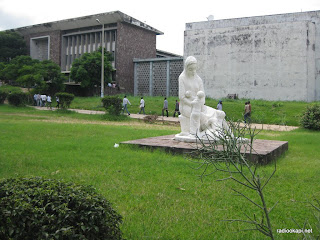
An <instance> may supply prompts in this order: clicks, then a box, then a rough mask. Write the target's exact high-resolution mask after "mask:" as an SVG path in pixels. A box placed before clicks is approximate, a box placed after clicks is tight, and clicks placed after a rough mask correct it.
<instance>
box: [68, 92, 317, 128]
mask: <svg viewBox="0 0 320 240" xmlns="http://www.w3.org/2000/svg"><path fill="white" fill-rule="evenodd" d="M120 97H121V98H122V97H123V95H121V96H120ZM128 99H129V100H130V102H131V104H132V105H131V106H128V109H129V111H130V112H132V113H138V112H139V110H140V109H139V105H140V104H139V102H140V97H134V96H128ZM176 99H177V98H176V97H169V98H168V102H169V114H170V116H172V115H173V113H174V107H175V100H176ZM144 100H145V103H146V107H145V110H146V114H157V115H158V116H160V115H161V114H162V113H161V112H162V107H163V100H164V98H163V97H144ZM246 101H247V99H239V100H231V99H223V111H225V113H226V115H227V117H229V118H230V119H233V120H243V111H244V103H245V102H246ZM217 104H218V100H215V99H210V98H207V99H206V105H208V106H210V107H213V108H216V106H217ZM309 104H311V103H306V102H284V101H264V100H251V105H252V121H253V122H254V123H264V124H277V125H288V126H299V119H300V116H301V114H302V112H303V111H304V110H305V109H306V107H307V106H308V105H309ZM71 108H79V109H90V110H104V109H103V107H102V106H101V101H100V98H99V97H86V98H84V97H76V98H75V99H74V101H73V102H72V104H71Z"/></svg>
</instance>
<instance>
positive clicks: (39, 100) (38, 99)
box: [33, 94, 60, 109]
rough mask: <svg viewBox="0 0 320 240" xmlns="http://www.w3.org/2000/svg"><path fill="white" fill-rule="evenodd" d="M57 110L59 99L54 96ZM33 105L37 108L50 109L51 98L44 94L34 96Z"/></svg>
mask: <svg viewBox="0 0 320 240" xmlns="http://www.w3.org/2000/svg"><path fill="white" fill-rule="evenodd" d="M56 102H57V106H56V107H57V108H59V106H60V101H59V97H57V96H56ZM33 105H34V106H38V107H47V108H50V109H52V98H51V96H50V95H48V96H47V95H45V94H34V95H33Z"/></svg>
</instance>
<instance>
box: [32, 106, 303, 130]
mask: <svg viewBox="0 0 320 240" xmlns="http://www.w3.org/2000/svg"><path fill="white" fill-rule="evenodd" d="M34 108H36V109H38V110H50V109H48V108H46V107H34ZM52 110H56V109H55V108H52ZM69 110H71V111H74V112H78V113H82V114H105V112H104V111H91V110H83V109H69ZM145 116H146V115H142V114H131V115H130V117H131V118H134V119H141V120H142V119H143V118H144V117H145ZM157 121H159V122H169V123H176V124H177V125H178V124H179V119H178V118H177V117H176V118H174V117H162V116H158V118H157ZM129 125H132V123H130V124H129ZM244 125H245V124H244V123H241V124H240V126H244ZM251 127H252V128H256V129H263V130H270V131H281V132H282V131H292V130H295V129H298V128H299V127H295V126H283V125H271V124H257V123H253V124H251Z"/></svg>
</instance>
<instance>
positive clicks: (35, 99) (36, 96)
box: [33, 93, 38, 106]
mask: <svg viewBox="0 0 320 240" xmlns="http://www.w3.org/2000/svg"><path fill="white" fill-rule="evenodd" d="M37 98H38V94H36V93H35V94H34V95H33V106H37Z"/></svg>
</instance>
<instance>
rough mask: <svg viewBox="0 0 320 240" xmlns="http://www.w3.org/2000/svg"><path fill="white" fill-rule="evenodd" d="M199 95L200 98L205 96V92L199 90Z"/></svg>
mask: <svg viewBox="0 0 320 240" xmlns="http://www.w3.org/2000/svg"><path fill="white" fill-rule="evenodd" d="M197 97H198V98H200V99H201V98H204V92H203V91H199V92H197Z"/></svg>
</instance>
